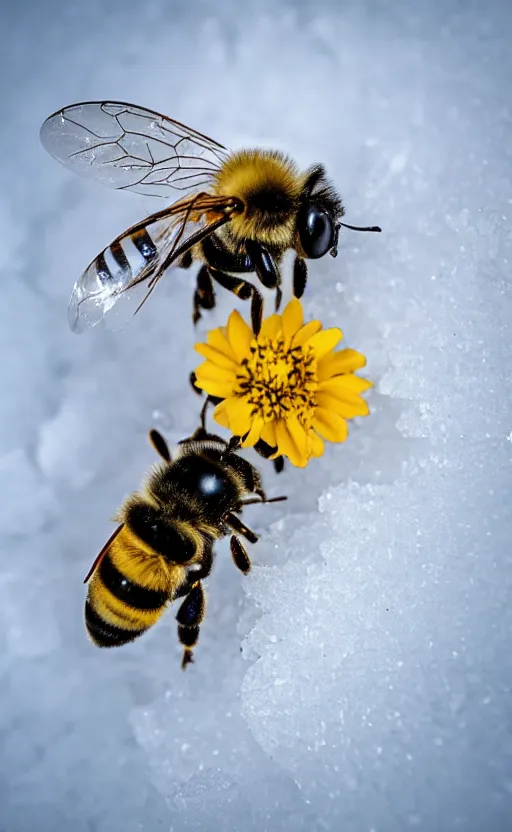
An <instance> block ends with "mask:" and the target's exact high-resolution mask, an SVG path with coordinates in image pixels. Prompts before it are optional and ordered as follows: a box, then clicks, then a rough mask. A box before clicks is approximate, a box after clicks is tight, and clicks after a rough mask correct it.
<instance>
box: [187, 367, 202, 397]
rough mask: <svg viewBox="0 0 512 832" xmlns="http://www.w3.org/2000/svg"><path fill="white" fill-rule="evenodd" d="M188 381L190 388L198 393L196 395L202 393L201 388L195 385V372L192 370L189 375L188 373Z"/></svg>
mask: <svg viewBox="0 0 512 832" xmlns="http://www.w3.org/2000/svg"><path fill="white" fill-rule="evenodd" d="M188 383H189V384H190V386H191V388H192V390H193V391H194V393H197V395H198V396H202V395H203V391H202V390H201V388H200V387H198V386H197V384H196V374H195V373H194V372H192V373H190V375H189V377H188Z"/></svg>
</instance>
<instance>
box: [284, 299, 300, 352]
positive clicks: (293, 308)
mask: <svg viewBox="0 0 512 832" xmlns="http://www.w3.org/2000/svg"><path fill="white" fill-rule="evenodd" d="M303 322H304V313H303V311H302V304H301V302H300V300H298V298H292V299H291V301H290V302H289V303H288V304H287V305H286V307H285V309H284V311H283V315H282V327H283V335H284V342H285V345H286V346H287V347H288V346H289V344H290V342H291V340H292V338H293V336H294V335H295V333H296V332H297V331H298V330H299V329H300V328H301V326H302V324H303Z"/></svg>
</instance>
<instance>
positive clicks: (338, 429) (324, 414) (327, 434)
mask: <svg viewBox="0 0 512 832" xmlns="http://www.w3.org/2000/svg"><path fill="white" fill-rule="evenodd" d="M313 427H314V429H315V430H316V431H318V433H319V434H320V435H321V436H323V437H324V439H327V441H328V442H344V441H345V439H346V438H347V436H348V427H347V423H346V421H345V419H342V417H341V416H338V414H337V413H332V412H331V411H329V410H324V408H323V407H318V408H317V410H316V413H315V415H314V417H313Z"/></svg>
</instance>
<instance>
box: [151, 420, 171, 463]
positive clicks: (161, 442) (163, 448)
mask: <svg viewBox="0 0 512 832" xmlns="http://www.w3.org/2000/svg"><path fill="white" fill-rule="evenodd" d="M149 441H150V442H151V444H152V445H153V448H154V449H155V451H156V452H157V454H159V456H161V457H162V459H165V461H166V462H170V461H171V452H170V450H169V445H168V444H167V442H166V441H165V439H164V437H163V436H162V434H161V433H160V431H158V430H156V428H153V429H152V430H150V431H149Z"/></svg>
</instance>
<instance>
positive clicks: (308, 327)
mask: <svg viewBox="0 0 512 832" xmlns="http://www.w3.org/2000/svg"><path fill="white" fill-rule="evenodd" d="M321 329H322V324H321V323H320V321H309V323H307V324H304V326H301V328H300V329H299V330H298V332H296V333H295V335H294V336H293V338H292V347H302V345H303V344H305V343H306V341H309V339H310V338H311V337H312V336H313V335H316V333H317V332H320V330H321Z"/></svg>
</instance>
